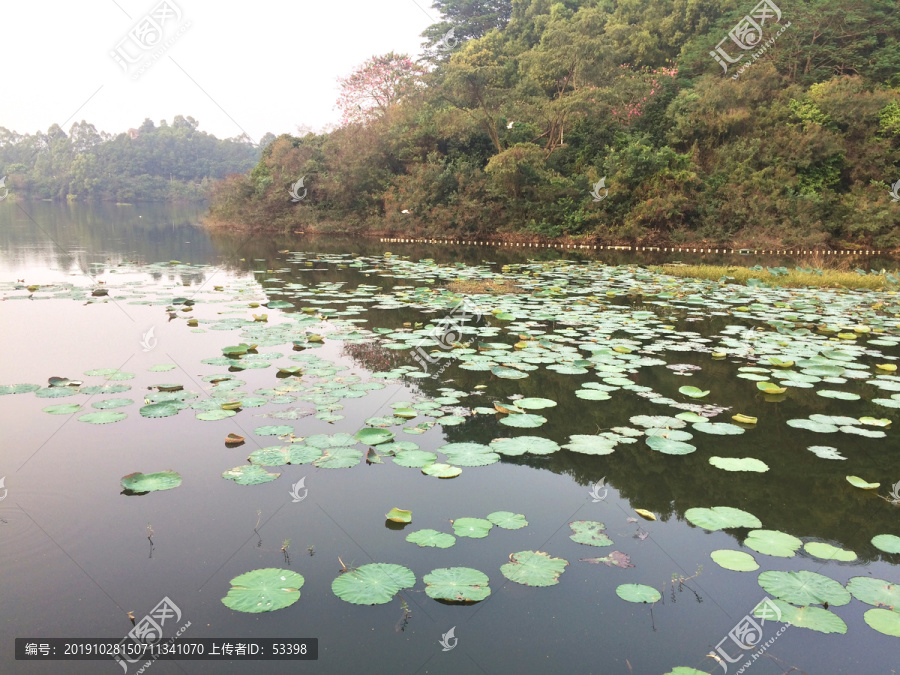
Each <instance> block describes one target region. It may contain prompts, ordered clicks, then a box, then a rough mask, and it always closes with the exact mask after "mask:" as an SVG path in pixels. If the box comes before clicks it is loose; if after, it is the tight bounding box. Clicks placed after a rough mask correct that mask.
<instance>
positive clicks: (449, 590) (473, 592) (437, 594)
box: [422, 567, 491, 602]
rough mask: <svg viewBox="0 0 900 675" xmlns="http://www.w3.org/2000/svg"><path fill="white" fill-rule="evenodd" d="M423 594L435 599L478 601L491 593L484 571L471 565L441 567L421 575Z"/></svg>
mask: <svg viewBox="0 0 900 675" xmlns="http://www.w3.org/2000/svg"><path fill="white" fill-rule="evenodd" d="M422 581H424V582H425V594H426V595H427V596H428V597H429V598H434V599H435V600H448V601H450V602H479V601H481V600H484V599H485V598H486V597H488V596H489V595H490V594H491V589H490V588H489V587H488V582H489V579H488V577H487V575H486V574H485V573H484V572H479V571H478V570H475V569H472V568H471V567H442V568H440V569H436V570H432V571H431V572H430V573H429V574H426V575H425V576H424V577H422Z"/></svg>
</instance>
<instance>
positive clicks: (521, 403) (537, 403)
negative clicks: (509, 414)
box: [516, 398, 556, 410]
mask: <svg viewBox="0 0 900 675" xmlns="http://www.w3.org/2000/svg"><path fill="white" fill-rule="evenodd" d="M516 405H517V406H518V407H519V408H523V409H524V410H541V409H542V408H554V407H556V401H551V400H550V399H549V398H520V399H519V400H518V401H516Z"/></svg>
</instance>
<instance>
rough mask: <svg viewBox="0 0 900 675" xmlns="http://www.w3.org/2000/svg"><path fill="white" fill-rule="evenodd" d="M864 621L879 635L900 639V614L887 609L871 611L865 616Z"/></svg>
mask: <svg viewBox="0 0 900 675" xmlns="http://www.w3.org/2000/svg"><path fill="white" fill-rule="evenodd" d="M863 619H865V621H866V623H867V624H869V627H870V628H873V629H874V630H877V631H878V632H879V633H884V634H885V635H890V636H892V637H900V612H892V611H890V610H887V609H870V610H869V611H867V612H866V613H865V614H863Z"/></svg>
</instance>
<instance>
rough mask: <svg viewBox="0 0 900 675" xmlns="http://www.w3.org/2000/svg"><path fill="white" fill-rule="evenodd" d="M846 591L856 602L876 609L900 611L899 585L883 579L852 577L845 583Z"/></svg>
mask: <svg viewBox="0 0 900 675" xmlns="http://www.w3.org/2000/svg"><path fill="white" fill-rule="evenodd" d="M847 590H848V591H850V593H851V594H852V595H853V597H854V598H856V599H857V600H862V601H863V602H865V603H866V604H869V605H875V606H876V607H885V608H887V609H890V610H894V611H898V610H900V585H897V584H892V583H891V582H889V581H885V580H884V579H873V578H872V577H853V578H852V579H850V581H848V582H847Z"/></svg>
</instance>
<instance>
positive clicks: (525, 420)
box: [441, 413, 547, 429]
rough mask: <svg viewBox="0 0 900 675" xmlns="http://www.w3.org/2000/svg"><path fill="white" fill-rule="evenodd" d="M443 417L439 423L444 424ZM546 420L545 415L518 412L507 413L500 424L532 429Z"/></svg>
mask: <svg viewBox="0 0 900 675" xmlns="http://www.w3.org/2000/svg"><path fill="white" fill-rule="evenodd" d="M444 421H445V420H444V419H443V418H442V419H441V424H442V425H443V424H444ZM546 421H547V418H546V417H541V416H540V415H532V414H531V413H519V414H515V415H508V416H506V417H504V418H503V419H502V420H500V424H505V425H506V426H508V427H516V428H518V429H534V428H536V427H539V426H541V425H542V424H544V423H545V422H546Z"/></svg>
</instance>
